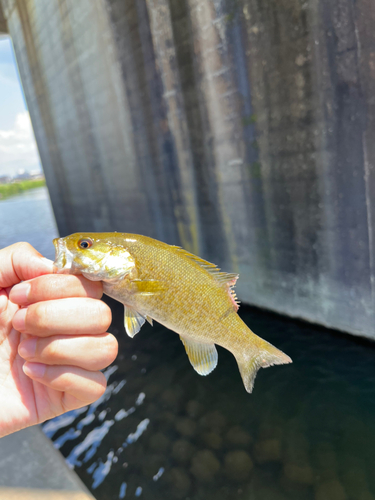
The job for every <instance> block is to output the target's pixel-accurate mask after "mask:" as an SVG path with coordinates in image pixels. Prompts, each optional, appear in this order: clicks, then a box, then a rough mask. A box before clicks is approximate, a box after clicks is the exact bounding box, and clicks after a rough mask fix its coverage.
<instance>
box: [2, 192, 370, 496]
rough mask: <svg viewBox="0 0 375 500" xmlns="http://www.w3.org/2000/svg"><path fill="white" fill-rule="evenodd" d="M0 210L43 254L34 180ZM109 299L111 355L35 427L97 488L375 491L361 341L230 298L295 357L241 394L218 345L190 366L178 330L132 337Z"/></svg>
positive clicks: (50, 231)
mask: <svg viewBox="0 0 375 500" xmlns="http://www.w3.org/2000/svg"><path fill="white" fill-rule="evenodd" d="M0 220H1V221H2V224H1V226H0V247H4V246H7V245H9V244H11V243H14V242H16V241H21V240H23V241H28V242H30V243H31V244H32V245H33V246H35V247H36V248H37V249H38V250H39V251H40V252H41V253H43V254H44V255H46V256H47V257H50V258H53V246H52V244H51V240H52V238H54V237H55V236H56V235H57V230H56V226H55V223H54V219H53V214H52V211H51V206H50V202H49V198H48V193H47V190H46V189H45V188H41V189H37V190H33V191H29V192H26V193H23V194H21V195H18V196H15V197H13V198H10V199H7V200H4V201H1V202H0ZM107 301H108V303H109V304H110V305H111V307H112V310H113V313H114V314H113V324H112V327H111V331H112V332H113V333H114V334H115V335H116V336H117V338H118V340H119V343H120V354H119V356H118V359H117V360H116V362H115V363H114V364H113V365H112V366H110V367H109V368H108V369H107V370H106V371H105V373H106V377H107V379H108V388H107V391H106V393H105V394H104V395H103V397H102V398H100V400H98V401H97V402H95V403H94V404H92V405H90V406H88V407H85V408H81V409H80V410H76V411H73V412H69V413H68V414H65V415H62V416H61V417H58V418H56V419H53V420H51V421H49V422H47V423H45V424H44V426H43V428H44V431H45V433H46V434H47V435H48V436H50V437H51V438H52V440H53V441H54V444H55V446H56V448H58V449H60V451H61V452H62V453H63V455H64V456H65V457H66V461H67V463H68V465H69V466H70V467H72V468H74V469H75V470H76V472H77V473H78V474H79V475H80V476H81V478H82V479H83V481H84V482H85V483H86V484H87V486H88V487H89V488H91V490H92V491H93V493H94V495H95V497H96V498H97V499H98V500H115V499H118V498H119V499H122V498H141V499H142V498H143V499H145V500H147V499H150V500H151V499H152V500H158V499H160V500H161V499H163V500H164V499H165V498H168V499H171V500H172V499H190V500H210V499H215V500H227V499H228V500H229V499H230V500H232V499H239V500H245V499H246V500H250V499H251V500H286V499H291V500H294V499H295V500H375V478H374V474H373V471H374V469H375V454H374V453H373V450H374V448H375V418H374V417H375V368H374V358H375V349H374V344H373V343H371V342H366V341H360V340H359V339H356V338H354V337H350V336H345V335H339V334H337V333H335V332H330V331H328V330H324V329H323V328H318V327H315V326H313V325H309V324H306V323H300V322H295V321H291V320H288V319H286V318H282V317H280V316H277V315H273V314H270V313H265V312H262V311H259V310H256V309H252V308H247V307H241V308H240V313H241V315H242V317H243V319H244V321H245V322H246V323H247V324H248V325H249V326H251V327H252V328H253V329H254V331H256V332H257V333H259V334H260V335H261V336H263V337H264V338H266V339H267V340H269V341H270V342H272V343H274V344H275V345H276V346H277V347H279V348H281V349H282V350H284V351H285V352H286V353H287V354H289V355H290V356H291V357H292V358H293V361H294V363H293V365H289V366H283V367H273V368H269V369H267V370H261V371H260V373H259V374H258V377H257V379H256V383H255V389H254V393H253V394H251V395H249V394H247V393H246V392H245V390H244V388H243V385H242V381H241V378H240V375H239V372H238V369H237V366H236V363H235V360H234V358H233V357H232V356H231V354H230V353H228V352H227V351H225V350H224V349H221V348H218V350H219V364H218V367H217V368H216V370H215V371H214V372H213V373H212V374H211V375H209V376H208V377H200V376H199V375H197V374H196V373H195V372H194V371H193V369H192V367H191V366H190V364H189V361H188V359H187V356H186V354H185V352H184V349H183V346H182V343H181V342H180V341H179V339H178V336H177V335H176V334H174V333H172V332H170V331H168V330H166V329H165V328H163V327H162V326H160V325H157V324H155V326H154V327H153V328H151V326H149V325H148V324H146V325H144V326H143V328H142V331H141V332H140V333H139V334H138V335H137V336H136V337H135V338H134V339H130V338H128V337H126V336H125V334H124V331H123V327H122V315H123V310H122V307H121V306H120V305H119V304H118V303H116V302H115V301H112V300H110V299H107Z"/></svg>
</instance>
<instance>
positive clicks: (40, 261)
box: [33, 256, 53, 273]
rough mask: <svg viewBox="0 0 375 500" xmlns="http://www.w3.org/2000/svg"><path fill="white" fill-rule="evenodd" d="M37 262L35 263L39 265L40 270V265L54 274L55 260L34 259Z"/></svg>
mask: <svg viewBox="0 0 375 500" xmlns="http://www.w3.org/2000/svg"><path fill="white" fill-rule="evenodd" d="M33 258H34V259H35V260H34V262H35V263H36V264H37V266H38V268H40V265H41V264H42V266H43V267H45V268H46V270H48V272H50V273H52V272H53V260H50V259H46V258H45V257H37V256H35V257H33Z"/></svg>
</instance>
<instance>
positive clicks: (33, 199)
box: [0, 187, 58, 259]
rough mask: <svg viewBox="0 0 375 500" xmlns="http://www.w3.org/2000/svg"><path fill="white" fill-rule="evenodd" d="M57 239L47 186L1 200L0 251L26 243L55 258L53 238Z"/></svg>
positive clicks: (50, 257)
mask: <svg viewBox="0 0 375 500" xmlns="http://www.w3.org/2000/svg"><path fill="white" fill-rule="evenodd" d="M57 236H58V233H57V228H56V222H55V218H54V216H53V212H52V207H51V202H50V199H49V195H48V190H47V188H46V187H42V188H37V189H30V190H29V191H25V192H23V193H21V194H18V195H16V196H12V197H10V198H7V199H6V200H1V201H0V248H4V247H7V246H8V245H12V244H13V243H17V242H19V241H27V242H28V243H30V244H31V245H33V247H35V248H36V249H37V250H38V251H39V252H40V253H41V254H43V255H44V256H45V257H48V258H49V259H54V256H55V249H54V247H53V244H52V240H53V238H56V237H57Z"/></svg>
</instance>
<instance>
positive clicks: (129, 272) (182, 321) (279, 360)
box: [53, 233, 292, 392]
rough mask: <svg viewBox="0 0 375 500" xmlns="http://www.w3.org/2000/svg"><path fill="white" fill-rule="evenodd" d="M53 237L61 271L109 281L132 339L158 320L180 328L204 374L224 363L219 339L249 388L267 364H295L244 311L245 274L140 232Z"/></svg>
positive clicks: (106, 290)
mask: <svg viewBox="0 0 375 500" xmlns="http://www.w3.org/2000/svg"><path fill="white" fill-rule="evenodd" d="M53 243H54V245H55V249H56V259H55V268H56V271H57V272H58V273H70V274H82V275H83V276H84V277H85V278H87V279H89V280H93V281H102V282H103V290H104V293H105V294H106V295H108V296H109V297H112V298H114V299H116V300H118V301H119V302H121V303H122V304H124V308H125V316H124V325H125V330H126V333H127V334H128V335H129V336H130V337H134V335H136V334H137V333H138V332H139V330H140V329H141V327H142V325H143V324H144V323H145V321H148V322H150V323H151V324H152V321H153V320H155V321H158V322H159V323H161V324H162V325H164V326H166V327H167V328H169V329H170V330H173V331H174V332H176V333H178V334H179V335H180V338H181V340H182V343H183V344H184V346H185V349H186V353H187V355H188V357H189V361H190V363H191V364H192V366H193V368H194V369H195V370H196V372H198V373H199V374H200V375H208V374H209V373H211V372H212V370H214V368H215V367H216V365H217V359H218V355H217V350H216V347H215V344H218V345H220V346H222V347H224V348H225V349H228V350H229V351H230V352H231V353H232V354H233V355H234V357H235V358H236V360H237V364H238V367H239V370H240V373H241V376H242V380H243V383H244V385H245V388H246V390H247V391H248V392H251V391H252V389H253V385H254V379H255V376H256V373H257V371H258V370H259V368H267V367H268V366H271V365H281V364H286V363H291V362H292V360H291V359H290V358H289V356H287V355H286V354H284V353H283V352H281V351H280V350H279V349H277V348H276V347H274V346H273V345H271V344H270V343H268V342H266V341H265V340H263V339H261V338H260V337H258V336H257V335H255V334H254V333H253V332H252V331H251V330H250V329H249V328H248V327H247V326H246V324H245V323H244V322H243V321H242V320H241V318H240V317H239V316H238V314H237V310H238V303H237V299H236V295H235V292H234V285H235V283H236V281H237V278H238V275H237V274H228V273H224V272H222V271H220V269H218V268H217V267H216V266H215V265H214V264H211V263H210V262H207V261H205V260H203V259H201V258H199V257H197V256H195V255H193V254H191V253H189V252H187V251H185V250H183V249H182V248H180V247H177V246H171V245H168V244H166V243H163V242H161V241H158V240H154V239H152V238H149V237H147V236H141V235H137V234H128V233H75V234H72V235H70V236H66V237H65V238H56V239H54V240H53Z"/></svg>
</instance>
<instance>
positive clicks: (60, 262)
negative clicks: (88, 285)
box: [53, 238, 74, 274]
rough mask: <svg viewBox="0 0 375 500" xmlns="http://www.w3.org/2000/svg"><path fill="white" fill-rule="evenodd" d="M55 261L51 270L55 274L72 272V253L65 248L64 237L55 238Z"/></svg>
mask: <svg viewBox="0 0 375 500" xmlns="http://www.w3.org/2000/svg"><path fill="white" fill-rule="evenodd" d="M53 244H54V246H55V262H54V263H53V272H54V273H55V274H74V271H73V254H72V253H71V252H70V251H69V250H68V249H67V248H66V244H65V242H64V238H55V239H54V240H53Z"/></svg>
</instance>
